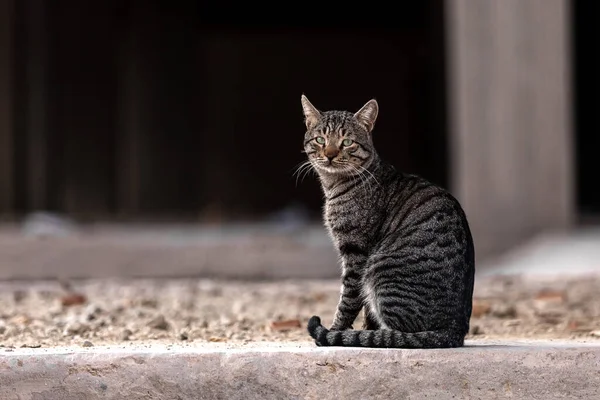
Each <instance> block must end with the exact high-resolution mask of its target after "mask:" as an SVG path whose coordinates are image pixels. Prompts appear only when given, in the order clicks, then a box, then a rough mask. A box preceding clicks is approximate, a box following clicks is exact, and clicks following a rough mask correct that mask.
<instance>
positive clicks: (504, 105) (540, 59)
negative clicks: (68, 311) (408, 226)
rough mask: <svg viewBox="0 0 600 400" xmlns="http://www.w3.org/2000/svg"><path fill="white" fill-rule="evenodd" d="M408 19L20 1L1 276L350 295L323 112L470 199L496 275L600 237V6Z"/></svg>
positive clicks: (200, 5)
mask: <svg viewBox="0 0 600 400" xmlns="http://www.w3.org/2000/svg"><path fill="white" fill-rule="evenodd" d="M391 4H392V3H390V6H389V8H388V6H386V5H381V4H379V5H377V7H373V9H372V10H365V9H363V8H361V9H360V13H361V14H360V15H354V17H359V18H360V19H361V21H362V22H360V23H357V22H352V20H351V19H346V17H343V18H342V17H340V18H336V19H334V20H332V19H330V18H327V17H325V15H323V16H322V18H321V17H320V11H319V13H315V11H316V10H311V9H310V7H309V6H303V9H302V10H301V13H302V16H301V17H298V19H296V20H297V21H301V20H304V21H306V22H305V23H298V22H296V23H290V24H286V23H283V22H282V23H279V24H275V23H267V22H266V21H264V22H263V23H262V24H261V23H258V21H257V23H256V24H241V23H216V22H214V21H215V20H216V19H217V17H218V16H219V15H225V14H224V13H226V12H228V9H229V8H230V7H232V6H231V5H230V4H223V5H215V4H211V6H210V7H213V8H209V6H208V4H207V3H205V2H198V1H189V0H186V1H179V2H159V1H141V0H121V1H112V0H109V1H104V2H82V1H75V0H56V1H52V2H48V1H44V0H0V217H1V221H2V224H1V225H0V278H1V279H19V278H32V277H34V278H53V277H98V276H203V275H204V276H221V277H236V278H248V279H250V278H270V277H286V278H293V277H312V278H315V277H316V278H320V277H332V278H335V277H337V276H338V267H337V264H336V257H335V254H334V252H333V248H332V247H331V243H330V241H329V238H328V237H327V235H326V234H325V231H324V229H323V228H322V225H321V222H320V209H321V205H322V198H321V193H320V188H319V185H318V182H317V180H316V179H315V178H314V176H310V175H309V176H307V177H306V178H305V179H303V180H302V179H299V180H296V177H295V176H293V172H294V170H295V167H296V166H297V165H298V163H300V162H302V161H303V160H304V156H303V154H302V153H301V152H300V150H301V149H302V138H303V134H304V125H303V115H302V110H301V106H300V95H301V94H302V93H304V94H306V95H307V96H308V98H309V99H310V100H311V101H312V102H313V104H314V105H315V106H316V107H318V108H320V109H322V110H327V109H346V110H358V109H359V108H360V107H361V106H362V105H363V104H364V103H365V102H366V101H368V100H369V99H371V98H376V99H377V100H378V101H379V104H380V116H379V119H378V122H377V125H376V129H375V132H374V141H375V144H376V146H377V148H378V150H379V152H380V154H381V155H382V156H383V157H384V158H385V159H387V160H388V161H389V162H391V163H393V164H395V165H396V166H397V168H398V169H401V170H404V171H407V172H411V173H417V174H420V175H422V176H424V177H426V178H428V179H429V180H431V181H433V182H436V183H438V184H440V185H442V186H444V187H446V188H448V189H449V190H450V191H451V192H452V193H453V194H454V195H455V196H456V197H457V198H459V200H460V201H461V202H462V203H463V206H464V208H465V209H466V212H467V214H468V216H469V219H470V221H471V226H472V230H473V233H474V237H475V243H476V249H477V258H478V261H479V262H480V263H481V265H482V266H483V267H482V268H483V270H485V268H486V267H485V265H486V262H487V261H488V260H493V259H497V258H498V257H502V256H503V255H504V254H507V252H510V251H511V250H513V249H515V248H519V247H520V246H523V245H525V244H527V243H529V242H530V241H532V240H536V238H539V237H540V235H542V236H543V235H547V234H552V235H554V234H559V235H567V237H572V236H573V235H576V234H577V232H580V231H581V230H582V229H584V228H585V227H587V226H591V227H592V228H593V226H594V225H593V224H594V222H595V221H600V218H598V216H600V190H599V189H598V177H597V174H598V172H600V160H599V158H598V157H597V149H598V146H599V145H600V139H599V138H600V135H599V133H600V124H599V123H598V118H596V117H594V115H595V111H597V110H594V108H597V104H593V101H594V99H595V97H596V95H597V93H598V91H599V90H600V83H599V79H598V71H600V66H599V65H598V61H597V57H593V55H594V53H595V50H594V49H596V48H597V45H596V40H595V37H597V32H596V31H597V30H598V25H597V24H595V14H594V13H593V9H592V8H593V2H589V1H583V0H574V1H566V0H527V1H523V0H502V1H473V0H447V1H442V0H428V1H425V0H421V1H411V2H406V3H404V4H403V6H402V10H401V12H400V13H398V12H397V11H396V10H393V9H392V8H391V7H392V6H391ZM239 11H240V12H242V11H244V10H239ZM252 11H256V12H257V13H258V12H260V10H252ZM249 12H250V11H249ZM348 12H349V13H352V12H353V10H348ZM385 14H393V17H390V18H387V16H386V15H385ZM213 17H214V18H213ZM355 20H356V18H355ZM595 106H596V107H595ZM592 231H593V229H592ZM586 232H588V231H586ZM593 232H595V231H593ZM594 234H595V233H594ZM586 235H587V234H586ZM595 235H596V236H593V238H592V241H591V242H590V243H592V245H591V247H590V248H600V234H595ZM586 237H587V238H589V236H586ZM596 238H598V240H596ZM596 251H597V250H596ZM586 262H587V261H586ZM592 267H593V268H596V266H592ZM598 267H600V264H599V265H598Z"/></svg>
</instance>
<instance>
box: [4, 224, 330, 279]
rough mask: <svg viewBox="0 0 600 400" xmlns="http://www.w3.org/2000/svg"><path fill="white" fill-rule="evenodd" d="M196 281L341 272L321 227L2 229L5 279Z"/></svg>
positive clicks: (230, 226) (299, 277) (261, 225)
mask: <svg viewBox="0 0 600 400" xmlns="http://www.w3.org/2000/svg"><path fill="white" fill-rule="evenodd" d="M189 276H195V277H211V278H225V279H226V278H236V279H276V278H285V279H291V278H298V279H303V278H304V279H306V278H309V279H311V278H312V279H315V278H323V279H327V278H338V277H339V267H338V261H337V255H336V253H335V251H334V249H333V246H332V244H331V240H330V239H329V237H328V236H327V234H326V232H325V230H324V228H323V227H322V226H319V225H317V224H313V225H306V226H300V227H291V228H287V227H285V226H284V227H281V226H279V225H276V224H270V225H269V224H240V225H228V226H222V227H206V226H201V225H189V226H185V225H183V226H180V225H160V226H145V225H142V226H139V225H108V226H103V225H99V226H94V227H91V228H87V229H86V230H82V231H75V232H73V233H71V232H69V233H68V234H64V235H62V236H61V235H54V236H43V235H42V236H38V235H31V236H30V235H25V234H23V232H22V231H21V230H19V229H17V228H14V227H13V228H10V227H6V226H4V227H2V226H0V280H9V279H10V280H13V279H54V278H57V277H58V278H64V279H66V278H72V279H76V278H107V277H155V278H158V277H189Z"/></svg>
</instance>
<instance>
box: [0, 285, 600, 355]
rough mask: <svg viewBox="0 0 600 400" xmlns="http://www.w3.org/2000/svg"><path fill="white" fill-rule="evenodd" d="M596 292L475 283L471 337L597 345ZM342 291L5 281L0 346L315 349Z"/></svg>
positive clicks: (0, 290)
mask: <svg viewBox="0 0 600 400" xmlns="http://www.w3.org/2000/svg"><path fill="white" fill-rule="evenodd" d="M599 289H600V278H599V277H586V278H573V279H561V280H558V279H557V280H554V281H552V282H535V281H525V280H523V279H519V278H518V277H502V278H493V279H487V280H485V281H481V282H478V283H477V287H476V293H475V295H476V298H475V301H474V310H473V319H472V322H471V325H472V327H471V333H470V334H469V337H468V338H469V339H478V338H481V339H521V338H534V339H535V338H540V339H583V340H586V341H588V340H589V341H598V340H600V290H599ZM338 293H339V283H338V282H337V281H304V280H303V281H295V282H292V281H276V282H236V281H226V282H223V281H215V280H206V279H127V280H117V279H114V280H87V281H86V280H82V281H73V282H70V283H69V284H65V283H64V282H54V281H43V282H41V281H35V282H22V283H19V282H4V283H2V284H0V346H1V347H4V348H5V350H6V351H10V349H12V348H14V347H33V348H36V347H44V348H45V347H52V346H82V347H95V346H101V345H115V344H118V345H127V344H131V345H139V344H142V343H143V344H152V343H160V344H170V343H181V344H183V343H192V342H193V343H196V344H198V343H202V342H206V343H208V342H215V343H217V342H226V343H229V344H240V345H244V344H252V343H256V342H292V343H293V342H298V343H299V342H309V341H310V338H309V337H308V334H307V333H306V330H305V326H306V322H307V321H308V318H309V317H310V316H312V315H320V316H321V317H322V319H323V321H324V323H325V324H330V323H331V317H332V315H333V312H334V310H335V306H336V304H337V300H338V297H339V294H338ZM361 323H362V315H361V316H359V320H358V321H357V322H356V323H355V327H360V325H361Z"/></svg>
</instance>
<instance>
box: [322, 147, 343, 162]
mask: <svg viewBox="0 0 600 400" xmlns="http://www.w3.org/2000/svg"><path fill="white" fill-rule="evenodd" d="M338 154H340V150H339V149H338V148H337V147H335V146H327V147H325V157H327V158H328V159H329V161H331V160H333V159H334V158H335V156H337V155H338Z"/></svg>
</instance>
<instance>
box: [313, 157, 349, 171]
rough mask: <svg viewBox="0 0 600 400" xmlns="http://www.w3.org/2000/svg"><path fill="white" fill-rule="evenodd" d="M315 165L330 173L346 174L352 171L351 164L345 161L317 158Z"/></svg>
mask: <svg viewBox="0 0 600 400" xmlns="http://www.w3.org/2000/svg"><path fill="white" fill-rule="evenodd" d="M315 166H316V167H317V169H320V170H322V171H325V172H328V173H330V174H342V173H343V174H346V173H349V172H352V171H353V168H352V166H351V165H348V163H347V162H344V161H337V160H317V162H316V163H315Z"/></svg>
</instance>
